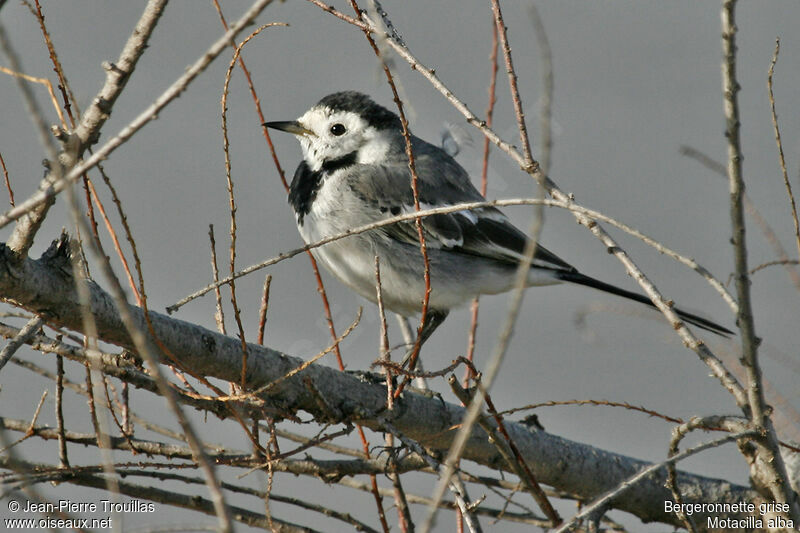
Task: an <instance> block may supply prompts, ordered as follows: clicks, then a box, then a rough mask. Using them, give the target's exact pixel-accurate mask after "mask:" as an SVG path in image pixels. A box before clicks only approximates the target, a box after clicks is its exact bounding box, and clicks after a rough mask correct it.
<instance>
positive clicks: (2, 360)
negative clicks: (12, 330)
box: [0, 316, 44, 370]
mask: <svg viewBox="0 0 800 533" xmlns="http://www.w3.org/2000/svg"><path fill="white" fill-rule="evenodd" d="M43 323H44V321H43V320H42V319H41V317H39V316H35V317H33V318H32V319H30V320H29V321H28V323H27V324H25V326H24V327H23V328H22V329H21V330H20V332H19V335H17V336H16V337H14V338H13V339H11V341H10V342H9V343H8V344H6V345H5V346H4V347H3V349H2V351H0V370H2V369H3V367H4V366H5V365H6V363H8V362H9V361H10V360H11V358H12V357H14V354H15V353H16V352H17V350H19V348H20V346H22V345H23V344H25V343H27V342H28V341H29V340H30V339H31V338H32V337H33V336H34V335H36V334H37V333H38V332H39V329H40V328H41V327H42V324H43Z"/></svg>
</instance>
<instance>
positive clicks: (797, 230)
mask: <svg viewBox="0 0 800 533" xmlns="http://www.w3.org/2000/svg"><path fill="white" fill-rule="evenodd" d="M780 49H781V40H780V39H775V52H774V53H773V54H772V62H771V63H770V65H769V73H768V74H767V92H768V93H769V105H770V110H771V111H772V127H773V128H774V129H775V143H776V144H777V145H778V159H779V161H780V163H781V171H782V172H783V184H784V185H785V186H786V194H787V196H788V197H789V204H790V205H791V207H792V221H793V222H794V236H795V242H796V243H797V253H798V257H800V221H798V218H797V204H796V203H795V201H794V193H792V184H791V182H790V181H789V173H788V172H787V171H786V158H785V157H784V156H783V142H782V141H781V130H780V128H779V127H778V113H777V112H776V111H775V96H774V95H773V94H772V75H773V74H774V73H775V64H776V63H777V62H778V52H780Z"/></svg>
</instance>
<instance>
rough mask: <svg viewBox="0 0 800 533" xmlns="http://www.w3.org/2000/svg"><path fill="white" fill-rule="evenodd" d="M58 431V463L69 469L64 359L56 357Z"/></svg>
mask: <svg viewBox="0 0 800 533" xmlns="http://www.w3.org/2000/svg"><path fill="white" fill-rule="evenodd" d="M56 372H57V377H56V431H58V462H59V465H60V466H61V467H62V468H69V456H68V455H67V439H66V437H65V436H64V430H65V428H64V409H63V404H62V402H63V399H64V357H63V356H61V355H58V356H56Z"/></svg>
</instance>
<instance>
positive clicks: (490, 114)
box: [463, 19, 498, 387]
mask: <svg viewBox="0 0 800 533" xmlns="http://www.w3.org/2000/svg"><path fill="white" fill-rule="evenodd" d="M497 48H498V37H497V24H495V23H494V19H492V52H491V54H490V55H489V64H490V65H491V68H490V75H489V102H488V103H487V104H486V126H487V127H489V128H491V127H492V124H493V122H494V105H495V103H496V102H497V95H496V92H497V70H498V68H497ZM490 149H491V145H490V144H489V138H488V137H484V138H483V166H482V167H481V189H480V190H481V196H484V197H485V196H486V192H487V190H488V187H489V153H490ZM479 307H480V304H479V300H478V297H476V298H475V299H474V300H473V301H472V305H471V319H470V327H469V335H468V337H467V359H469V360H470V361H472V360H473V359H474V354H475V338H476V336H477V331H478V309H479ZM470 372H471V370H470V368H469V367H466V368H465V369H464V378H463V384H464V386H465V387H466V386H468V382H469V377H470Z"/></svg>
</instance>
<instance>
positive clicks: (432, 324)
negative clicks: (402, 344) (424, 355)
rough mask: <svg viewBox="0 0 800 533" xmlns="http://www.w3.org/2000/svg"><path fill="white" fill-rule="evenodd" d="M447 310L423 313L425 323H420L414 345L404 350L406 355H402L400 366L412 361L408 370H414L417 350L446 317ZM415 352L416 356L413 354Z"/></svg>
mask: <svg viewBox="0 0 800 533" xmlns="http://www.w3.org/2000/svg"><path fill="white" fill-rule="evenodd" d="M448 312H449V311H433V310H431V311H428V313H427V314H426V315H425V323H424V324H422V328H421V330H420V332H419V334H418V335H417V340H416V342H415V343H414V345H413V346H412V347H411V348H410V349H409V350H408V351H407V352H406V355H405V356H404V357H403V363H402V366H406V364H408V363H412V366H409V370H414V366H413V365H416V362H417V357H418V355H419V351H420V350H421V349H422V345H423V344H424V343H425V341H427V340H428V338H429V337H430V336H431V335H432V334H433V332H434V331H436V328H438V327H439V326H441V325H442V322H444V319H445V318H447V313H448ZM415 354H416V356H415Z"/></svg>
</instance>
